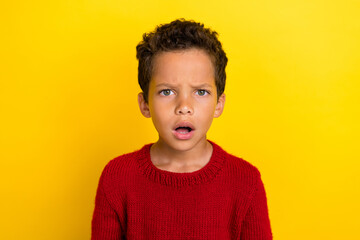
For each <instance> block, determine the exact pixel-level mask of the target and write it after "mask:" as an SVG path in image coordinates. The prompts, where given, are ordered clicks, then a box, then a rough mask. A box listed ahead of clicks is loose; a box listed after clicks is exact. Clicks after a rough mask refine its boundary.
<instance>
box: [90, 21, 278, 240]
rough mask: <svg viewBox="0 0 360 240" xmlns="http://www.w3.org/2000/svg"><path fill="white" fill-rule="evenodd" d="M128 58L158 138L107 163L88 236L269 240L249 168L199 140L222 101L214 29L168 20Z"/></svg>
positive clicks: (255, 177)
mask: <svg viewBox="0 0 360 240" xmlns="http://www.w3.org/2000/svg"><path fill="white" fill-rule="evenodd" d="M137 58H138V60H139V69H138V71H139V72H138V80H139V84H140V87H141V89H142V91H143V92H142V93H140V94H139V95H138V102H139V106H140V110H141V113H142V114H143V115H144V116H145V117H148V118H151V119H152V121H153V123H154V126H155V128H156V130H157V131H158V133H159V140H158V141H157V142H156V143H154V144H148V145H145V146H144V147H143V148H142V149H140V150H138V151H135V152H133V153H129V154H125V155H122V156H119V157H117V158H115V159H114V160H112V161H110V162H109V163H108V164H107V166H106V167H105V169H104V171H103V173H102V175H101V177H100V181H99V186H98V190H97V195H96V202H95V210H94V215H93V220H92V239H93V240H95V239H99V240H100V239H101V240H105V239H136V240H139V239H154V240H155V239H156V240H161V239H171V240H174V239H178V240H180V239H197V240H198V239H214V240H215V239H216V240H226V239H241V240H248V239H254V240H255V239H258V240H260V239H261V240H267V239H272V233H271V229H270V222H269V217H268V209H267V202H266V195H265V190H264V187H263V183H262V181H261V178H260V174H259V171H258V170H257V169H256V168H255V167H254V166H252V165H250V164H249V163H248V162H246V161H244V160H242V159H240V158H237V157H235V156H232V155H230V154H228V153H226V152H225V151H224V150H222V149H221V148H220V147H219V146H218V145H216V144H215V143H214V142H211V141H208V140H207V138H206V133H207V131H208V130H209V128H210V125H211V122H212V120H213V118H214V117H219V116H220V115H221V113H222V111H223V108H224V103H225V95H224V88H225V79H226V75H225V67H226V64H227V57H226V54H225V52H224V51H223V49H222V46H221V43H220V42H219V41H218V39H217V33H216V32H213V31H211V30H210V29H207V28H204V26H203V25H202V24H199V23H196V22H193V21H185V20H183V19H180V20H176V21H173V22H171V23H169V24H165V25H161V26H159V27H157V28H156V29H155V31H154V32H151V33H148V34H144V36H143V41H142V42H140V43H139V45H138V46H137Z"/></svg>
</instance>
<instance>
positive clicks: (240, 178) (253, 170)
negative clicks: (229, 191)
mask: <svg viewBox="0 0 360 240" xmlns="http://www.w3.org/2000/svg"><path fill="white" fill-rule="evenodd" d="M215 146H217V145H216V144H215ZM217 148H218V149H219V151H223V155H224V156H225V159H226V161H225V169H226V174H227V175H228V176H229V177H230V178H231V179H232V180H233V181H232V182H233V183H234V184H236V185H239V186H242V187H244V186H249V187H252V186H255V185H257V184H258V182H259V181H260V179H261V175H260V172H259V170H258V168H257V167H255V166H254V165H253V164H251V163H250V162H248V161H247V160H244V159H243V158H241V157H237V156H235V155H233V154H231V153H228V152H227V151H225V150H223V149H222V148H221V147H219V146H217Z"/></svg>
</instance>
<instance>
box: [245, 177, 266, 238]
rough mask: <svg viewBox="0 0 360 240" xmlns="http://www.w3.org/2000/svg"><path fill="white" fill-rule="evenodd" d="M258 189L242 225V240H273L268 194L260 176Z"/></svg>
mask: <svg viewBox="0 0 360 240" xmlns="http://www.w3.org/2000/svg"><path fill="white" fill-rule="evenodd" d="M258 176H259V177H258V181H257V184H256V188H255V190H254V193H253V197H252V199H251V203H250V205H249V208H248V210H247V213H246V216H245V219H244V221H243V223H242V229H241V238H240V239H242V240H271V239H272V232H271V227H270V220H269V214H268V207H267V201H266V193H265V189H264V185H263V182H262V181H261V178H260V174H259V175H258Z"/></svg>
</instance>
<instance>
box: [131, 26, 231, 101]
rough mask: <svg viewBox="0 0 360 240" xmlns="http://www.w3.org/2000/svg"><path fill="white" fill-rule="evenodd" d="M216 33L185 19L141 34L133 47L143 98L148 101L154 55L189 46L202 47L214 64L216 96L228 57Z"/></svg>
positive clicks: (223, 79) (220, 88)
mask: <svg viewBox="0 0 360 240" xmlns="http://www.w3.org/2000/svg"><path fill="white" fill-rule="evenodd" d="M217 36H218V34H217V32H215V31H212V30H211V29H209V28H204V24H201V23H197V22H194V21H187V20H185V19H177V20H175V21H172V22H171V23H168V24H164V25H159V26H157V27H156V29H155V31H153V32H149V33H145V34H144V35H143V40H142V41H141V42H140V43H139V44H138V45H137V46H136V58H137V59H138V60H139V67H138V81H139V85H140V87H141V89H142V91H143V94H144V99H145V101H146V102H147V101H148V91H149V83H150V80H151V77H152V71H153V62H154V58H155V56H156V55H157V54H159V53H161V52H169V51H177V50H186V49H190V48H198V49H202V50H204V51H205V52H207V53H208V54H209V55H210V57H211V59H212V60H213V63H214V69H215V84H216V88H217V96H218V97H220V95H221V94H222V93H223V92H224V90H225V81H226V73H225V67H226V64H227V61H228V59H227V57H226V54H225V52H224V50H223V49H222V46H221V43H220V41H219V40H218V38H217Z"/></svg>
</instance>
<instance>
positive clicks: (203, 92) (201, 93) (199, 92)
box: [197, 89, 208, 96]
mask: <svg viewBox="0 0 360 240" xmlns="http://www.w3.org/2000/svg"><path fill="white" fill-rule="evenodd" d="M206 94H208V92H207V91H206V90H203V89H200V90H197V95H199V96H205V95H206Z"/></svg>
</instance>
